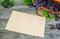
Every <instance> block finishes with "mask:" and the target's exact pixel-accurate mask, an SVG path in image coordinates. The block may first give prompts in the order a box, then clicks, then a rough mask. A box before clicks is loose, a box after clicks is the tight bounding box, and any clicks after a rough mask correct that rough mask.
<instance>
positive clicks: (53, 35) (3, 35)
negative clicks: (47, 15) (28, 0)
mask: <svg viewBox="0 0 60 39" xmlns="http://www.w3.org/2000/svg"><path fill="white" fill-rule="evenodd" d="M3 1H4V0H0V39H60V30H56V29H53V30H50V26H49V24H56V23H60V21H55V20H52V21H51V20H46V24H45V25H46V27H45V37H44V38H42V37H36V36H31V35H26V34H22V33H16V32H12V31H8V30H5V26H6V24H7V22H8V20H9V17H10V15H11V14H12V11H13V10H15V11H20V12H26V13H27V14H33V15H37V14H36V13H35V8H29V7H28V6H25V5H23V4H22V0H15V1H16V4H15V6H14V7H13V8H10V9H6V8H4V7H3V6H2V5H1V4H2V2H3Z"/></svg>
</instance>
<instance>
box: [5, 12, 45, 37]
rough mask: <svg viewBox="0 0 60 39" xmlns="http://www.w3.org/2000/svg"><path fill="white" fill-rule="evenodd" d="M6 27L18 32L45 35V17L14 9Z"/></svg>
mask: <svg viewBox="0 0 60 39" xmlns="http://www.w3.org/2000/svg"><path fill="white" fill-rule="evenodd" d="M5 29H6V30H10V31H14V32H18V33H23V34H28V35H33V36H39V37H44V31H45V18H44V17H40V16H37V15H32V14H26V13H23V12H18V11H13V12H12V15H11V17H10V19H9V21H8V23H7V25H6V28H5Z"/></svg>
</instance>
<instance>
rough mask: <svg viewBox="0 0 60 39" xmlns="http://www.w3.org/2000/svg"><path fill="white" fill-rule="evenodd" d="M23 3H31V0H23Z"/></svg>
mask: <svg viewBox="0 0 60 39" xmlns="http://www.w3.org/2000/svg"><path fill="white" fill-rule="evenodd" d="M23 4H24V5H28V4H32V0H23Z"/></svg>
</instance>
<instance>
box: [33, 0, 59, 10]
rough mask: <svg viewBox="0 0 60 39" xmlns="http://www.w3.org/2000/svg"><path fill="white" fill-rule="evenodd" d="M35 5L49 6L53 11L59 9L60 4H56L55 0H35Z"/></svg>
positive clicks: (37, 6) (36, 6)
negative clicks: (53, 0)
mask: <svg viewBox="0 0 60 39" xmlns="http://www.w3.org/2000/svg"><path fill="white" fill-rule="evenodd" d="M33 6H34V7H35V8H36V9H38V8H39V7H40V6H44V7H46V8H49V9H50V10H51V11H59V10H60V6H58V5H57V4H54V3H53V2H51V1H49V0H34V3H33Z"/></svg>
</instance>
